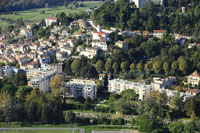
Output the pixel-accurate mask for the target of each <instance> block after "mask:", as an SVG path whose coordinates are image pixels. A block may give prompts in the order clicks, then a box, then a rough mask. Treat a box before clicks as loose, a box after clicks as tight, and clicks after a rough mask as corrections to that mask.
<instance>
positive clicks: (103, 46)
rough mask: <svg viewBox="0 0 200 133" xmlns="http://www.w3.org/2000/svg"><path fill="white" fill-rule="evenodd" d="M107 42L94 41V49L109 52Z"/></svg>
mask: <svg viewBox="0 0 200 133" xmlns="http://www.w3.org/2000/svg"><path fill="white" fill-rule="evenodd" d="M106 42H107V41H106V40H93V41H92V47H98V48H99V49H101V50H104V51H107V50H108V46H107V43H106Z"/></svg>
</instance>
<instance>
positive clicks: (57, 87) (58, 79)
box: [49, 74, 63, 94]
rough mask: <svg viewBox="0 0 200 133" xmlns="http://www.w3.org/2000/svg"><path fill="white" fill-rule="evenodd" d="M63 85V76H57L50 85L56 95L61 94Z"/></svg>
mask: <svg viewBox="0 0 200 133" xmlns="http://www.w3.org/2000/svg"><path fill="white" fill-rule="evenodd" d="M62 83H63V77H62V75H60V74H56V75H55V76H54V77H53V78H51V81H50V84H49V86H50V88H51V91H52V92H53V93H54V94H58V93H59V92H60V89H61V87H62Z"/></svg>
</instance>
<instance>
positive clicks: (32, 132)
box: [0, 129, 80, 133]
mask: <svg viewBox="0 0 200 133" xmlns="http://www.w3.org/2000/svg"><path fill="white" fill-rule="evenodd" d="M0 132H1V133H72V131H71V130H55V129H52V130H8V131H0ZM75 133H80V131H76V132H75Z"/></svg>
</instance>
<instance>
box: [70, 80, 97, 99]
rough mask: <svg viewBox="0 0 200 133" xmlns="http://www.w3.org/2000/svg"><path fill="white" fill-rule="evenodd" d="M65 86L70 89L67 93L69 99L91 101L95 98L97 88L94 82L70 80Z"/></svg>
mask: <svg viewBox="0 0 200 133" xmlns="http://www.w3.org/2000/svg"><path fill="white" fill-rule="evenodd" d="M66 86H67V87H69V88H70V90H69V93H70V95H71V97H74V98H78V97H81V96H82V97H84V98H88V97H89V98H90V99H91V100H94V99H95V98H96V93H97V88H96V82H95V81H94V80H87V79H72V80H71V81H69V82H67V83H66Z"/></svg>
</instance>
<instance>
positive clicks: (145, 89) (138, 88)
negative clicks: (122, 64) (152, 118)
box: [108, 79, 153, 100]
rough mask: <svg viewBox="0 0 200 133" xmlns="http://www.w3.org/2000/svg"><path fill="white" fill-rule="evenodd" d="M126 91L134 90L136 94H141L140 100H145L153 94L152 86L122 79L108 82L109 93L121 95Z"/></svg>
mask: <svg viewBox="0 0 200 133" xmlns="http://www.w3.org/2000/svg"><path fill="white" fill-rule="evenodd" d="M126 89H132V90H134V92H135V93H136V94H139V99H140V100H143V99H144V98H145V96H146V95H150V94H151V90H152V89H153V88H152V86H150V85H145V84H141V83H136V82H131V81H127V80H122V79H113V80H109V81H108V91H109V92H111V93H116V94H120V93H121V92H122V91H124V90H126Z"/></svg>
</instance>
